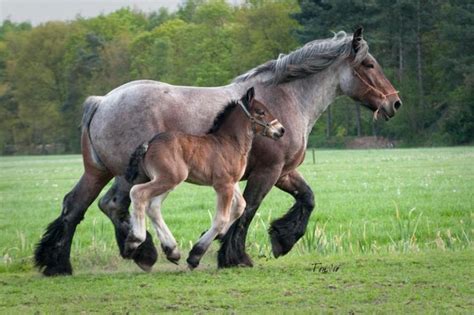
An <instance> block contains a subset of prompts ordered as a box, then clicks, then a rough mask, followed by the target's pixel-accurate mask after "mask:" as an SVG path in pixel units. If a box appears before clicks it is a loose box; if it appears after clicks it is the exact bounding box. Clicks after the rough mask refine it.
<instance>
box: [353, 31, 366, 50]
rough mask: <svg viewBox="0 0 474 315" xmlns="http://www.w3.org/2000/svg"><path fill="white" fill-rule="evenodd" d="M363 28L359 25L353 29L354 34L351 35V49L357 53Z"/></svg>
mask: <svg viewBox="0 0 474 315" xmlns="http://www.w3.org/2000/svg"><path fill="white" fill-rule="evenodd" d="M363 30H364V28H363V27H362V26H359V27H358V28H357V29H356V30H355V32H354V35H353V37H352V51H353V52H354V54H357V52H358V51H359V48H360V42H361V40H362V32H363Z"/></svg>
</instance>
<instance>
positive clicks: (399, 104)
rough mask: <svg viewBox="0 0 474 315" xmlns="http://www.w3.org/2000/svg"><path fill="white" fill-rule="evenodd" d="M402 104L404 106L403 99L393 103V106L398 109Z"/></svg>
mask: <svg viewBox="0 0 474 315" xmlns="http://www.w3.org/2000/svg"><path fill="white" fill-rule="evenodd" d="M401 106H402V102H401V101H396V102H395V103H394V104H393V107H394V108H395V110H398V109H399V108H400V107H401Z"/></svg>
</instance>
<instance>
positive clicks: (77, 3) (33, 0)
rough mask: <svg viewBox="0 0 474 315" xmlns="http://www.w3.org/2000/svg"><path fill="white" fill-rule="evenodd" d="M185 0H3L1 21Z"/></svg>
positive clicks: (69, 16)
mask: <svg viewBox="0 0 474 315" xmlns="http://www.w3.org/2000/svg"><path fill="white" fill-rule="evenodd" d="M183 1H184V0H0V20H1V22H3V21H4V20H6V19H9V20H11V21H13V22H26V21H29V22H31V23H32V24H33V25H38V24H40V23H43V22H46V21H53V20H61V21H67V20H74V19H75V18H76V16H77V15H81V16H82V17H93V16H97V15H100V14H101V13H104V14H106V13H110V12H112V11H115V10H117V9H120V8H122V7H130V8H132V9H138V10H140V11H144V12H150V11H155V10H158V9H159V8H161V7H166V8H168V9H169V10H170V11H174V10H175V9H177V7H178V5H179V4H180V3H182V2H183Z"/></svg>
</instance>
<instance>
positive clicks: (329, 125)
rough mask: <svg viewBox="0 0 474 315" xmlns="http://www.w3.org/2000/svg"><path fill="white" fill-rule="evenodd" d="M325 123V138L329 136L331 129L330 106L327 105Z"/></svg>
mask: <svg viewBox="0 0 474 315" xmlns="http://www.w3.org/2000/svg"><path fill="white" fill-rule="evenodd" d="M327 113H328V116H327V123H326V138H330V137H331V129H332V112H331V106H329V107H328V109H327Z"/></svg>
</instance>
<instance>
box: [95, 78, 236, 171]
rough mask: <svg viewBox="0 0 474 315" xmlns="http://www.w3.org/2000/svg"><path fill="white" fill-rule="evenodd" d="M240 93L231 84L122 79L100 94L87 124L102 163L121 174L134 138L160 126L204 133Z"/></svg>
mask: <svg viewBox="0 0 474 315" xmlns="http://www.w3.org/2000/svg"><path fill="white" fill-rule="evenodd" d="M239 94H240V93H239V92H236V91H235V90H234V88H233V87H232V86H224V87H215V88H197V87H186V86H174V85H170V84H167V83H163V82H159V81H151V80H141V81H132V82H129V83H126V84H124V85H122V86H120V87H118V88H116V89H114V90H112V91H111V92H109V93H107V94H106V95H105V96H103V97H101V98H100V104H98V106H97V108H96V110H95V111H94V113H93V117H91V119H90V124H89V128H90V136H91V142H92V145H93V147H94V150H95V152H96V153H97V155H98V157H99V158H100V160H101V161H102V162H103V164H104V166H105V167H106V168H107V169H109V170H110V171H111V172H112V173H113V174H115V175H120V174H122V173H123V172H124V171H125V169H126V166H127V163H128V159H129V158H130V155H131V154H132V153H133V151H134V150H135V149H136V147H137V146H138V144H140V143H143V142H145V141H148V140H150V139H151V137H152V136H153V135H155V134H157V133H159V132H163V131H182V132H185V133H189V134H202V133H204V132H206V131H207V129H208V128H209V127H210V126H211V125H212V120H213V118H214V116H215V114H216V113H217V112H218V111H219V110H220V109H221V108H222V107H223V106H224V105H225V104H226V102H228V101H230V100H231V99H235V98H237V97H238V95H239Z"/></svg>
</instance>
